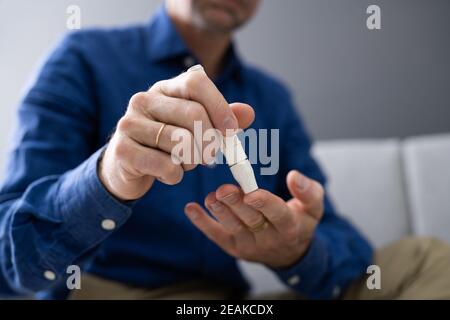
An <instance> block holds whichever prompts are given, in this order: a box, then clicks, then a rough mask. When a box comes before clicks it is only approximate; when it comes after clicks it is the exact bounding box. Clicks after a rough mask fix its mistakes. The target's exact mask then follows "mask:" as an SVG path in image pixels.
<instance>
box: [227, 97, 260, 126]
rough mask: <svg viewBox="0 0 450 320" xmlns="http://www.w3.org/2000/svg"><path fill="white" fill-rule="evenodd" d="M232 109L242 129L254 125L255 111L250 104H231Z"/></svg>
mask: <svg viewBox="0 0 450 320" xmlns="http://www.w3.org/2000/svg"><path fill="white" fill-rule="evenodd" d="M230 108H231V111H233V113H234V115H235V116H236V119H237V120H238V123H239V128H240V129H246V128H247V127H249V126H250V125H251V124H252V123H253V120H255V111H254V110H253V108H252V107H251V106H249V105H248V104H245V103H231V104H230Z"/></svg>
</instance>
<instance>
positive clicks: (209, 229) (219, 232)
mask: <svg viewBox="0 0 450 320" xmlns="http://www.w3.org/2000/svg"><path fill="white" fill-rule="evenodd" d="M184 211H185V213H186V215H187V216H188V218H189V220H191V222H192V223H193V224H194V225H195V226H196V227H197V228H198V229H199V230H200V231H201V232H203V234H204V235H205V236H206V237H208V238H209V239H210V240H211V241H213V242H214V243H216V244H217V245H218V246H219V247H221V248H222V249H223V250H225V252H227V253H228V254H230V255H232V256H234V255H235V253H236V252H235V251H236V250H235V242H234V238H233V236H232V235H231V234H230V233H229V232H227V231H226V230H225V228H224V227H223V226H222V225H221V224H220V223H219V222H217V221H215V220H214V219H213V218H211V217H210V216H209V215H208V214H207V213H206V212H205V210H203V208H202V207H200V205H199V204H197V203H188V204H187V205H186V207H185V209H184Z"/></svg>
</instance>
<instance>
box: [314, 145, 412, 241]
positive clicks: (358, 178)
mask: <svg viewBox="0 0 450 320" xmlns="http://www.w3.org/2000/svg"><path fill="white" fill-rule="evenodd" d="M314 153H315V155H316V157H317V159H318V160H319V162H320V163H321V164H322V167H323V169H324V171H325V173H326V175H327V177H328V181H329V182H328V183H329V184H328V191H329V194H330V196H331V198H332V199H333V200H334V202H335V206H336V208H337V210H338V211H339V213H341V214H342V215H343V216H345V217H347V218H348V219H349V220H350V221H352V222H354V224H355V225H356V226H357V227H359V228H360V230H362V232H363V233H364V234H365V235H366V236H367V237H368V238H369V240H371V242H372V243H373V244H374V245H375V246H381V245H384V244H386V243H388V242H391V241H393V240H396V239H400V238H401V237H403V236H405V235H406V234H408V233H409V230H410V226H409V224H410V222H409V217H408V213H407V205H406V200H405V199H406V198H405V193H404V183H403V178H402V166H401V157H400V155H401V152H400V145H399V142H398V141H397V140H393V139H387V140H349V141H331V142H321V143H318V144H317V145H316V146H315V148H314Z"/></svg>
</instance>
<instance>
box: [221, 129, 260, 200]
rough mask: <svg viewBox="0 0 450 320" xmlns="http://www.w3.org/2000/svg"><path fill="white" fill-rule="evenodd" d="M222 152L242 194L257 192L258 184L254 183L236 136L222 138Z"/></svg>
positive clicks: (245, 156) (253, 177)
mask: <svg viewBox="0 0 450 320" xmlns="http://www.w3.org/2000/svg"><path fill="white" fill-rule="evenodd" d="M222 152H223V154H224V156H225V159H226V160H227V163H228V165H229V166H230V170H231V173H232V174H233V177H234V179H235V180H236V181H237V183H239V185H240V186H241V188H242V190H243V191H244V193H246V194H247V193H250V192H253V191H255V190H257V189H258V184H257V183H256V178H255V173H254V172H253V168H252V165H251V164H250V161H248V157H247V155H246V154H245V151H244V148H243V147H242V144H241V141H240V140H239V138H238V136H237V135H233V136H230V137H224V138H223V145H222Z"/></svg>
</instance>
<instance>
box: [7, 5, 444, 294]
mask: <svg viewBox="0 0 450 320" xmlns="http://www.w3.org/2000/svg"><path fill="white" fill-rule="evenodd" d="M258 2H259V1H257V0H247V1H243V0H240V1H239V0H236V1H225V0H214V1H212V0H211V1H207V0H191V1H176V0H167V1H166V3H165V7H164V8H161V9H160V10H159V11H158V12H157V14H156V16H155V18H154V19H153V20H152V22H151V23H150V24H149V25H148V26H143V27H130V28H126V29H117V30H109V31H105V30H88V31H81V32H78V33H74V34H71V35H69V36H68V37H67V38H65V40H64V41H63V42H62V43H61V44H60V45H59V47H58V48H57V49H56V50H55V52H53V54H52V55H51V56H50V58H49V59H48V61H47V63H46V64H45V65H44V67H43V68H42V70H41V72H40V75H39V77H38V78H37V80H36V82H35V83H34V85H33V86H32V87H31V89H30V91H29V92H28V94H27V95H26V96H25V98H24V100H23V102H22V104H21V106H20V108H19V112H18V115H19V126H18V128H17V129H16V134H15V135H14V137H15V143H14V148H13V150H12V152H11V156H10V161H9V167H8V171H7V176H6V178H5V181H4V183H3V186H2V188H1V205H0V219H1V220H0V221H1V233H0V247H1V250H0V263H1V267H2V268H1V270H2V277H3V281H1V283H2V288H1V289H2V290H1V291H2V292H3V293H9V294H30V293H32V294H34V293H38V296H39V297H45V298H67V297H68V293H69V292H68V290H67V288H66V286H65V276H66V269H67V267H68V266H69V265H73V264H76V265H79V266H80V267H81V268H82V270H83V271H84V277H83V282H82V289H81V290H79V291H75V292H73V293H72V294H71V295H70V296H69V297H70V298H73V299H78V298H94V299H96V298H106V299H108V298H125V299H127V298H136V299H144V298H180V297H185V298H228V297H236V294H241V293H245V290H246V289H247V284H246V282H245V280H244V279H243V277H242V275H241V274H240V272H239V269H238V268H237V265H236V258H240V259H245V260H249V261H254V262H258V263H261V264H263V265H265V266H266V267H267V268H270V269H271V270H272V271H273V272H274V273H275V274H276V275H278V276H279V277H280V278H281V279H282V280H283V281H284V282H285V283H286V284H287V285H289V286H290V287H292V289H293V290H294V291H295V292H297V293H298V294H299V295H301V296H303V297H307V298H337V297H340V296H342V297H347V298H368V297H384V298H394V297H401V298H402V297H403V298H414V297H423V296H421V294H420V292H421V290H422V289H424V288H428V289H430V288H432V289H433V290H429V291H427V294H426V295H424V297H431V298H434V297H437V298H450V289H449V287H450V286H449V281H448V280H443V279H445V276H447V279H448V278H450V277H448V274H449V265H450V263H449V259H448V257H447V258H445V254H447V253H448V252H449V250H448V247H446V246H445V245H443V244H442V243H440V242H438V241H434V240H433V241H432V240H424V241H419V240H405V241H403V242H402V243H398V244H396V245H394V246H393V247H389V248H387V249H385V250H384V251H381V252H380V253H377V254H376V255H375V262H376V263H378V264H380V266H381V267H382V271H383V272H384V269H386V272H389V273H388V276H387V277H388V279H390V278H391V277H392V279H396V280H395V281H394V280H392V281H390V282H388V283H385V282H383V283H382V285H383V286H386V289H384V291H383V290H382V291H380V292H378V293H372V292H370V291H369V290H367V288H366V287H365V279H364V277H362V275H363V274H365V271H366V268H367V266H368V265H369V264H371V263H372V261H373V252H372V249H371V247H370V246H369V244H368V243H367V242H366V240H365V239H364V238H363V237H362V236H361V235H360V234H359V233H358V232H357V231H356V230H355V229H354V228H353V227H352V226H351V225H350V224H349V223H348V222H346V221H345V220H344V219H342V218H341V217H339V216H338V215H337V214H336V213H335V210H334V208H333V206H332V204H331V202H330V201H329V199H328V198H327V197H326V195H325V193H324V189H323V187H322V186H323V185H324V184H325V178H324V176H323V174H322V172H321V170H320V168H319V167H318V165H317V163H316V162H315V161H314V160H313V158H312V157H311V155H310V140H309V137H308V135H307V134H306V132H305V130H304V128H303V126H302V123H301V122H300V120H299V119H298V117H297V116H296V113H295V111H294V108H293V106H292V102H291V98H290V96H289V94H288V92H287V91H286V89H285V88H284V87H283V86H282V85H281V84H280V83H279V82H278V81H276V80H274V79H273V78H271V77H269V76H267V75H265V74H264V73H262V72H260V71H258V70H256V69H254V68H251V67H249V66H247V65H245V64H243V63H242V61H241V60H240V59H239V57H238V56H237V54H236V52H235V49H234V47H233V45H232V42H231V36H232V33H233V31H235V30H236V29H237V28H238V27H239V26H241V25H242V24H244V23H245V22H246V21H247V20H249V19H250V17H251V16H252V15H253V13H254V12H255V10H256V8H257V6H258ZM195 64H201V65H202V66H203V67H201V66H198V65H197V66H194V65H195ZM192 66H194V67H192ZM186 69H189V70H188V71H187V72H184V71H185V70H186ZM167 79H170V80H167ZM149 87H150V89H148V88H149ZM234 101H237V102H238V103H234V104H230V105H229V104H228V103H229V102H234ZM195 121H201V123H202V125H203V130H207V129H211V128H216V129H218V130H219V131H221V132H222V133H224V134H226V130H227V129H238V128H247V127H248V126H250V125H252V128H254V129H267V128H269V129H270V128H276V129H280V142H281V143H280V170H279V172H278V174H277V175H268V176H264V175H258V184H259V186H260V189H259V190H257V191H254V192H252V193H249V194H246V195H244V194H243V192H242V190H240V188H238V187H237V186H235V185H234V184H231V183H233V179H232V177H231V174H230V170H229V168H228V167H227V166H225V165H218V166H216V167H214V168H210V167H207V166H203V165H202V166H196V165H195V164H193V163H188V162H186V163H183V162H181V163H178V162H176V161H173V160H172V157H171V151H172V149H173V147H174V143H175V142H174V141H173V139H171V137H172V133H173V132H174V131H176V130H178V131H180V130H181V132H182V133H183V135H184V137H186V138H187V139H190V140H192V142H193V143H192V146H195V145H197V146H198V145H199V141H194V139H195V136H194V135H193V133H194V127H193V126H194V123H195ZM114 128H115V129H114ZM111 132H113V134H112V137H111V138H110V139H109V137H110V134H111ZM200 143H203V142H202V141H200ZM192 148H193V150H189V151H192V152H195V150H194V148H195V147H192ZM202 160H205V159H202ZM204 162H206V161H204ZM258 167H259V166H258V165H256V166H255V169H256V171H257V172H259V170H258ZM368 183H369V182H368ZM203 202H204V204H205V206H206V207H207V208H208V209H209V211H210V213H211V215H212V216H210V215H208V214H207V212H206V211H205V210H204V209H203V208H202V206H201V205H200V204H199V203H203ZM183 211H184V212H185V213H186V215H187V218H186V216H185V215H183V214H182V212H183ZM432 249H433V250H432ZM402 253H403V254H402ZM443 253H445V254H443ZM409 254H412V255H414V254H416V255H419V256H420V257H421V259H422V262H421V265H418V264H417V263H413V262H412V260H406V258H405V256H408V255H409ZM441 255H442V256H441ZM447 255H448V254H447ZM443 257H444V258H443ZM402 259H403V260H402ZM411 265H413V266H414V272H409V271H408V270H409V269H410V268H411ZM422 265H423V266H422ZM393 266H394V267H395V268H394V269H396V270H397V273H396V274H395V273H393V271H392V269H393ZM425 266H426V267H427V268H428V269H427V270H426V271H427V272H433V275H434V276H435V278H434V279H431V280H430V281H429V282H427V283H423V282H424V280H423V279H424V277H419V278H420V279H421V280H420V281H422V284H421V285H420V281H419V282H417V281H412V280H411V279H410V278H411V276H412V275H414V276H416V275H420V274H421V272H422V267H424V268H425ZM401 268H403V269H401ZM430 268H431V269H430ZM399 269H400V270H399ZM389 270H390V271H389ZM424 270H425V269H424ZM430 270H431V271H430ZM402 271H405V272H406V271H408V272H406V273H407V277H406V276H401V275H400V274H401V272H402ZM428 274H429V273H428ZM392 275H396V276H392ZM397 279H398V280H397ZM391 282H392V283H391ZM394 282H395V284H394ZM407 283H412V285H411V286H406V284H407ZM418 283H419V285H418ZM350 286H352V287H350ZM415 286H418V287H415ZM349 287H350V289H348V288H349ZM425 291H426V290H425Z"/></svg>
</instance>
